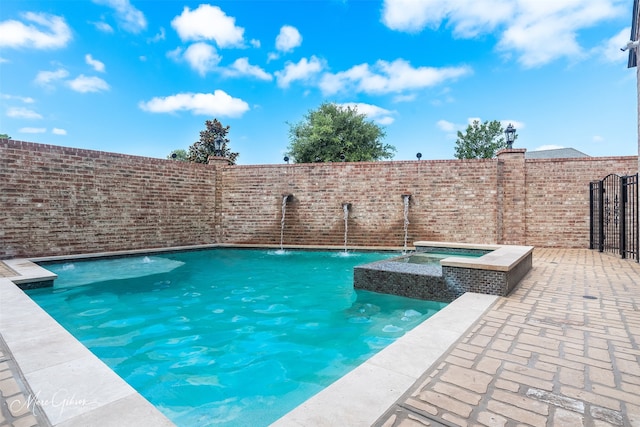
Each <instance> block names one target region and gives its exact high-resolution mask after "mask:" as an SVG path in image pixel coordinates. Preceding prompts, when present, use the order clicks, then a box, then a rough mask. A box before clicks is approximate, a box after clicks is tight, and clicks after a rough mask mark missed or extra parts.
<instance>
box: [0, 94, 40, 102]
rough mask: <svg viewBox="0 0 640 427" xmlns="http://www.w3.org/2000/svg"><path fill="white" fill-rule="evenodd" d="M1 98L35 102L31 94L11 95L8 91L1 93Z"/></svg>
mask: <svg viewBox="0 0 640 427" xmlns="http://www.w3.org/2000/svg"><path fill="white" fill-rule="evenodd" d="M0 98H2V99H16V100H18V101H21V102H24V103H25V104H33V103H34V102H35V100H34V99H33V98H31V97H30V96H18V95H9V94H8V93H2V94H0Z"/></svg>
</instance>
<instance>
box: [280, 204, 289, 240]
mask: <svg viewBox="0 0 640 427" xmlns="http://www.w3.org/2000/svg"><path fill="white" fill-rule="evenodd" d="M288 198H289V195H286V194H285V195H283V196H282V218H281V219H280V252H284V218H285V215H286V214H287V199H288Z"/></svg>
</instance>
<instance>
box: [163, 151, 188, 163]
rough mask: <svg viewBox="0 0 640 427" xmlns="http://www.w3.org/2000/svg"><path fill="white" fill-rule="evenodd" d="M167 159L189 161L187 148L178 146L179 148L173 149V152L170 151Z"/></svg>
mask: <svg viewBox="0 0 640 427" xmlns="http://www.w3.org/2000/svg"><path fill="white" fill-rule="evenodd" d="M167 159H169V160H179V161H181V162H187V161H189V158H188V154H187V150H185V149H183V148H178V149H177V150H173V151H172V152H171V153H169V155H168V156H167Z"/></svg>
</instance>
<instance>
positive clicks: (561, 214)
mask: <svg viewBox="0 0 640 427" xmlns="http://www.w3.org/2000/svg"><path fill="white" fill-rule="evenodd" d="M637 168H638V160H637V157H635V156H634V157H596V158H589V157H587V158H578V159H571V160H566V159H536V160H533V159H532V160H527V161H526V187H525V191H526V201H527V202H526V208H525V209H526V213H525V218H526V243H527V244H529V245H533V246H547V247H569V248H574V247H575V248H580V247H582V248H586V247H589V182H590V181H593V180H595V179H602V178H604V177H605V176H607V175H608V174H610V173H617V174H619V175H632V174H635V173H637V171H638V169H637Z"/></svg>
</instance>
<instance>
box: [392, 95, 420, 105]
mask: <svg viewBox="0 0 640 427" xmlns="http://www.w3.org/2000/svg"><path fill="white" fill-rule="evenodd" d="M415 99H416V94H415V93H409V94H402V95H396V96H394V97H393V102H396V103H399V102H411V101H415Z"/></svg>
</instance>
